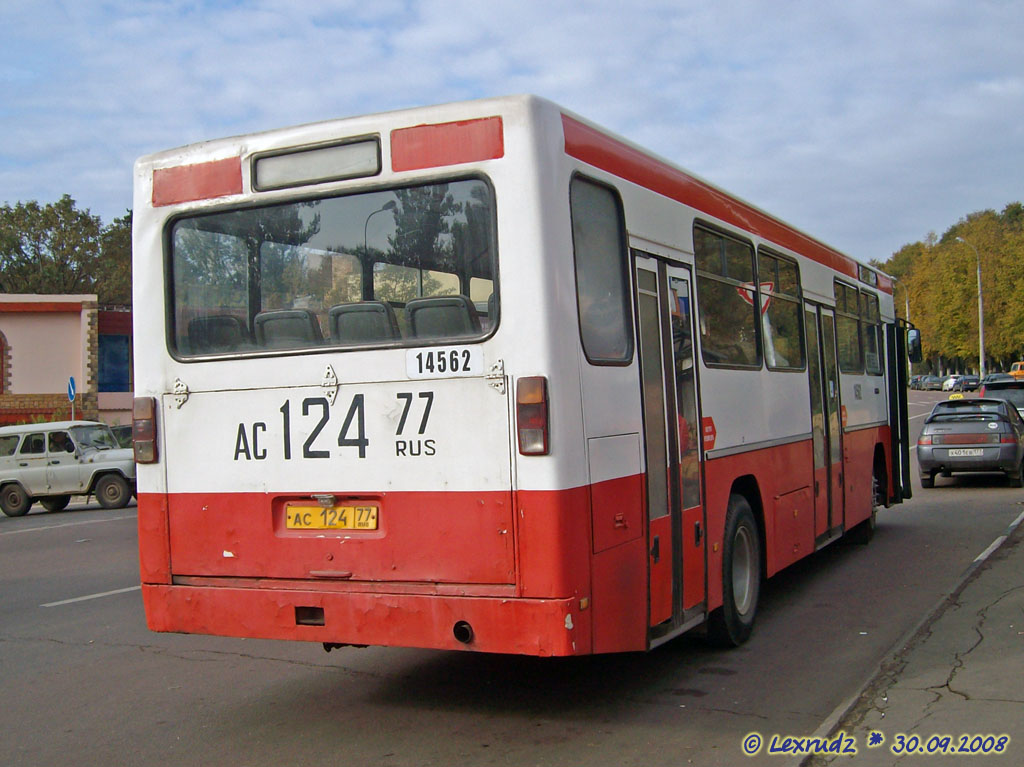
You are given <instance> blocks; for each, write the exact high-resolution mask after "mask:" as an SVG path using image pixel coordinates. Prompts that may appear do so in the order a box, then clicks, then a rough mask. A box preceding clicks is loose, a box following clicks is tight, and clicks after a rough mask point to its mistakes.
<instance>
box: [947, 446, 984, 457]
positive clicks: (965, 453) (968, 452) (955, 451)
mask: <svg viewBox="0 0 1024 767" xmlns="http://www.w3.org/2000/svg"><path fill="white" fill-rule="evenodd" d="M983 455H985V451H984V450H982V449H981V448H979V447H954V448H951V449H950V451H949V457H950V458H980V457H981V456H983Z"/></svg>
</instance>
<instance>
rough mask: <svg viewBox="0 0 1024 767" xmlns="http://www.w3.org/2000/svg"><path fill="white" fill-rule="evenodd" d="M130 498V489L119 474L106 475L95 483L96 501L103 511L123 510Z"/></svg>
mask: <svg viewBox="0 0 1024 767" xmlns="http://www.w3.org/2000/svg"><path fill="white" fill-rule="evenodd" d="M131 497H132V491H131V488H129V487H128V483H127V482H125V481H124V479H123V478H122V477H121V475H120V474H106V475H104V476H102V477H100V481H99V482H97V483H96V499H97V500H98V501H99V502H100V506H102V507H103V508H104V509H123V508H124V507H125V506H127V505H128V501H130V500H131Z"/></svg>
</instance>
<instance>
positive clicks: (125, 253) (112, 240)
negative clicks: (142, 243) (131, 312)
mask: <svg viewBox="0 0 1024 767" xmlns="http://www.w3.org/2000/svg"><path fill="white" fill-rule="evenodd" d="M96 294H97V296H98V297H99V302H100V304H114V305H120V306H130V305H131V303H132V212H131V211H130V210H129V211H126V212H125V214H124V215H123V216H121V218H115V219H114V221H113V223H112V224H110V225H109V226H107V227H104V229H103V232H102V233H101V234H100V258H99V263H98V264H97V268H96Z"/></svg>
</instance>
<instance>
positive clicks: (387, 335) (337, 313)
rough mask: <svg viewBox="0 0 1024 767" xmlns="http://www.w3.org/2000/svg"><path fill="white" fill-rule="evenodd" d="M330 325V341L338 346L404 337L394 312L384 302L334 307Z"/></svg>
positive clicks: (328, 318)
mask: <svg viewBox="0 0 1024 767" xmlns="http://www.w3.org/2000/svg"><path fill="white" fill-rule="evenodd" d="M327 324H328V327H329V328H330V333H331V338H332V339H333V340H334V341H337V342H339V343H346V344H370V343H374V342H378V341H391V340H393V339H396V338H401V336H402V333H401V331H400V330H399V329H398V318H397V317H395V310H394V309H392V308H391V304H388V303H385V302H384V301H361V302H359V303H353V304H338V305H337V306H332V307H331V309H330V311H329V312H328V313H327Z"/></svg>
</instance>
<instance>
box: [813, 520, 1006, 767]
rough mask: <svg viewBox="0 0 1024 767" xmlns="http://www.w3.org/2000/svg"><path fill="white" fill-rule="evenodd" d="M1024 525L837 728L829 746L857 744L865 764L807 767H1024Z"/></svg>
mask: <svg viewBox="0 0 1024 767" xmlns="http://www.w3.org/2000/svg"><path fill="white" fill-rule="evenodd" d="M1022 520H1024V514H1022V515H1021V516H1020V517H1018V518H1017V520H1016V521H1015V522H1014V523H1013V525H1011V526H1010V528H1009V529H1008V530H1007V532H1006V537H1005V540H1003V541H1002V542H1001V545H998V547H996V546H995V544H994V546H993V547H992V548H990V552H991V553H989V554H988V556H987V557H986V556H985V555H984V554H983V555H982V556H979V558H978V560H976V561H975V564H974V565H972V567H971V568H970V569H969V570H968V571H967V573H966V574H965V578H964V580H963V582H962V584H961V585H960V587H959V588H958V589H957V590H956V591H954V592H953V593H952V594H951V595H950V596H949V597H948V598H947V599H945V600H943V602H941V603H940V604H939V605H937V606H936V609H935V610H934V611H933V612H932V614H931V615H930V616H928V617H927V618H925V620H924V621H923V622H922V623H921V625H920V626H919V627H918V628H917V630H916V631H914V632H911V634H910V635H908V637H907V639H906V641H904V642H903V643H901V646H899V647H897V648H894V651H893V653H892V654H891V655H890V656H889V657H888V658H887V659H886V660H885V661H884V662H883V663H882V666H881V668H880V669H879V671H878V673H877V674H876V675H875V677H874V678H873V679H872V680H871V681H870V682H869V684H868V685H867V687H866V688H865V689H864V691H863V692H862V694H861V695H860V697H859V698H857V699H856V700H855V701H853V703H852V705H851V706H849V707H848V708H847V709H846V711H845V713H841V715H840V716H839V717H838V721H837V723H836V724H835V725H834V726H831V727H830V728H829V730H828V734H829V735H830V736H835V735H837V734H838V733H839V732H840V731H842V732H844V733H845V734H846V735H847V736H849V740H848V741H847V743H850V742H852V743H853V745H855V747H856V749H857V753H856V755H853V756H837V755H831V754H829V755H815V756H811V757H808V758H807V759H805V760H804V761H803V765H804V766H805V767H822V766H823V765H830V764H833V763H835V764H839V765H847V764H848V765H850V767H881V766H882V765H885V767H889V766H890V765H896V764H899V765H906V764H923V765H924V764H927V765H943V764H949V765H960V764H967V763H968V762H970V763H971V764H988V763H990V762H989V760H992V761H991V763H992V764H1013V765H1018V764H1024V524H1021V522H1022ZM996 543H997V544H998V543H999V541H997V542H996ZM879 736H880V737H881V738H882V739H883V742H881V743H880V744H878V745H871V743H872V742H873V741H877V740H878V739H879ZM914 736H916V738H915V737H914ZM933 736H937V737H933ZM947 736H948V737H947ZM976 736H980V737H976ZM988 736H993V737H991V738H989V737H988ZM1002 736H1008V738H1009V739H1008V740H1006V739H1001V738H1002ZM894 748H895V749H897V750H899V751H900V753H894V752H893V750H892V749H894ZM959 749H964V750H965V751H966V752H967V753H962V752H958V750H959ZM972 750H973V755H972V754H971V753H970V752H971V751H972ZM908 751H909V753H908Z"/></svg>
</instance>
